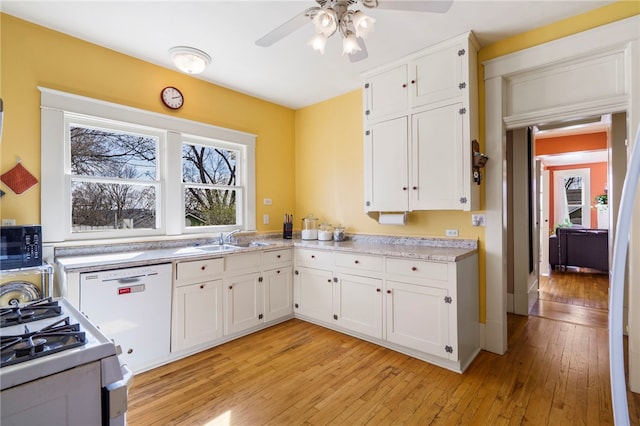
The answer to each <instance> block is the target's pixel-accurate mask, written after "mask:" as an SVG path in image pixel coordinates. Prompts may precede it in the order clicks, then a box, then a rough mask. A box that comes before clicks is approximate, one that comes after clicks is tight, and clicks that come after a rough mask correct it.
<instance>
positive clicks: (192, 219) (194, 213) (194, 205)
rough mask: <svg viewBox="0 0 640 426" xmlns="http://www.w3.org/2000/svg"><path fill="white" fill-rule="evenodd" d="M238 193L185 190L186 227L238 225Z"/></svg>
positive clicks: (218, 190)
mask: <svg viewBox="0 0 640 426" xmlns="http://www.w3.org/2000/svg"><path fill="white" fill-rule="evenodd" d="M236 192H237V191H235V190H221V189H206V188H189V187H187V188H185V194H184V204H185V226H187V227H190V226H213V225H236V195H237V194H236Z"/></svg>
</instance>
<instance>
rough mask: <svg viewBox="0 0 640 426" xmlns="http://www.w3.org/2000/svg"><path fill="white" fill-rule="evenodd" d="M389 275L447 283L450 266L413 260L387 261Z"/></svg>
mask: <svg viewBox="0 0 640 426" xmlns="http://www.w3.org/2000/svg"><path fill="white" fill-rule="evenodd" d="M387 273H389V274H397V275H404V276H409V277H416V278H427V279H430V280H438V281H447V280H448V264H446V263H439V262H427V261H424V260H413V259H387Z"/></svg>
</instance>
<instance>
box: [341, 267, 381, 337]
mask: <svg viewBox="0 0 640 426" xmlns="http://www.w3.org/2000/svg"><path fill="white" fill-rule="evenodd" d="M337 277H338V282H337V284H336V289H335V290H336V291H335V298H334V320H335V322H336V324H338V325H340V326H342V327H344V328H348V329H350V330H353V331H356V332H359V333H363V334H366V335H369V336H371V337H375V338H377V339H382V280H381V279H374V278H368V277H360V276H357V275H349V274H337Z"/></svg>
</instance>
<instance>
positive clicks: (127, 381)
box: [102, 364, 133, 426]
mask: <svg viewBox="0 0 640 426" xmlns="http://www.w3.org/2000/svg"><path fill="white" fill-rule="evenodd" d="M120 369H121V372H122V379H121V380H118V381H115V382H113V383H111V384H108V385H107V386H105V387H104V388H102V416H103V418H102V424H103V425H109V426H124V425H126V424H127V419H126V416H127V406H128V402H127V400H128V399H129V388H130V387H131V385H132V384H133V371H131V370H130V369H129V367H127V366H126V365H125V364H122V365H120Z"/></svg>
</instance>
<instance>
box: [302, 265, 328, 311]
mask: <svg viewBox="0 0 640 426" xmlns="http://www.w3.org/2000/svg"><path fill="white" fill-rule="evenodd" d="M293 282H294V293H295V295H294V296H295V304H294V306H295V311H296V313H298V314H300V315H305V316H307V317H310V318H313V319H316V320H319V321H323V322H332V321H333V272H332V271H327V270H324V269H313V268H307V267H296V271H295V276H294V281H293Z"/></svg>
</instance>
